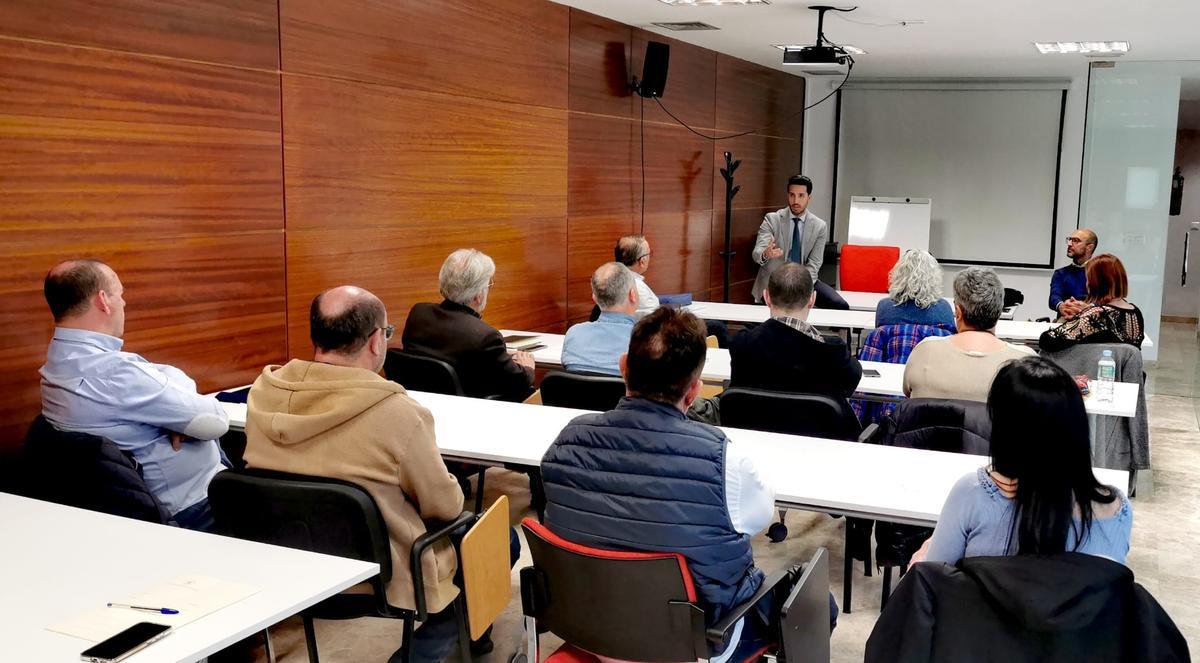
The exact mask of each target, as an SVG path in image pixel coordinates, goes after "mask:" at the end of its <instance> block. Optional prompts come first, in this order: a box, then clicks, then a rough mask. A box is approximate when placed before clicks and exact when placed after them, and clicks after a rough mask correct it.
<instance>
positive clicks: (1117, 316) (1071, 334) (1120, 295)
mask: <svg viewBox="0 0 1200 663" xmlns="http://www.w3.org/2000/svg"><path fill="white" fill-rule="evenodd" d="M1085 269H1086V275H1087V303H1088V306H1087V307H1086V308H1084V309H1083V311H1081V312H1080V313H1079V315H1078V316H1077V317H1076V318H1075V319H1073V320H1070V321H1068V322H1064V323H1063V324H1061V325H1059V326H1057V327H1055V328H1053V329H1048V330H1046V331H1045V332H1042V336H1041V338H1040V339H1038V345H1040V346H1041V347H1042V349H1043V350H1050V351H1055V350H1062V349H1064V348H1068V347H1070V346H1072V345H1075V344H1077V343H1128V344H1130V345H1132V346H1134V347H1136V348H1141V347H1142V341H1143V340H1145V338H1146V332H1145V322H1144V320H1143V319H1142V312H1141V310H1139V309H1138V307H1136V306H1134V305H1133V304H1131V303H1129V302H1127V301H1125V295H1127V294H1128V293H1129V277H1128V276H1126V275H1125V267H1124V266H1123V265H1122V264H1121V261H1120V260H1118V259H1117V257H1116V256H1114V255H1112V254H1111V253H1104V254H1101V255H1098V256H1096V257H1094V258H1092V259H1091V260H1089V261H1088V262H1087V266H1086V268H1085Z"/></svg>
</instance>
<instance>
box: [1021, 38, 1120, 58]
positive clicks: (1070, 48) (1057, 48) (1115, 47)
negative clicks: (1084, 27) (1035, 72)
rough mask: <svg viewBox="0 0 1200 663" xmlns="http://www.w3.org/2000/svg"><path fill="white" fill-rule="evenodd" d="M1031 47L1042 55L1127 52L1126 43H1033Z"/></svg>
mask: <svg viewBox="0 0 1200 663" xmlns="http://www.w3.org/2000/svg"><path fill="white" fill-rule="evenodd" d="M1033 45H1034V46H1036V47H1037V49H1038V52H1039V53H1042V54H1043V55H1045V54H1049V53H1083V54H1085V55H1086V54H1089V53H1111V54H1113V55H1120V54H1122V53H1128V52H1129V42H1127V41H1035V42H1033Z"/></svg>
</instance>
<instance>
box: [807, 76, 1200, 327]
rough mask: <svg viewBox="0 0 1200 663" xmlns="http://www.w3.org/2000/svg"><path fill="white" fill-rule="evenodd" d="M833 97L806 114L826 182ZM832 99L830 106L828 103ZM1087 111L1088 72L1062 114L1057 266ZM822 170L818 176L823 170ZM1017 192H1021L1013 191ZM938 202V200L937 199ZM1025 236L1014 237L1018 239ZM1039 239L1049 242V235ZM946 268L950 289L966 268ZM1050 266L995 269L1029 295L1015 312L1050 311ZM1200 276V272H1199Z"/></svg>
mask: <svg viewBox="0 0 1200 663" xmlns="http://www.w3.org/2000/svg"><path fill="white" fill-rule="evenodd" d="M840 82H841V81H840V79H839V80H836V81H826V80H824V79H823V78H815V79H809V81H808V85H807V86H806V89H807V95H808V96H809V101H808V103H812V101H815V100H816V99H820V98H821V96H823V95H825V94H828V92H829V90H831V89H832V88H833V87H836V86H837V84H838V83H840ZM832 102H833V99H830V101H828V102H826V103H825V104H822V105H821V106H818V107H816V108H814V109H811V110H809V111H806V112H805V116H804V155H803V159H804V162H803V163H804V171H805V172H806V173H809V174H810V175H811V176H812V177H813V178H814V181H815V180H816V178H817V177H820V179H821V180H822V181H831V180H832V178H833V164H834V145H833V136H834V135H835V133H836V127H835V117H834V110H835V106H834V105H833V103H832ZM826 104H828V107H827V106H826ZM1086 112H1087V73H1086V71H1084V72H1083V73H1081V74H1080V75H1078V76H1074V77H1072V78H1071V82H1070V86H1069V88H1068V89H1067V104H1066V111H1065V116H1064V118H1063V136H1062V160H1061V162H1060V164H1059V171H1058V172H1059V183H1058V186H1059V189H1058V233H1057V234H1058V237H1057V238H1056V241H1057V242H1058V243H1059V244H1058V246H1056V247H1055V266H1056V267H1060V266H1062V265H1065V264H1067V258H1066V255H1065V247H1066V244H1065V237H1066V236H1067V235H1068V234H1070V232H1071V231H1072V230H1074V229H1075V228H1076V227H1077V218H1078V215H1079V183H1080V172H1081V170H1080V166H1081V164H1082V159H1083V128H1084V120H1085V117H1086ZM818 173H819V175H818ZM1197 185H1198V186H1200V182H1197ZM818 194H820V195H818V196H817V197H815V198H814V199H813V202H812V209H813V211H814V212H815V213H816V214H817V215H818V216H821V217H822V218H825V219H829V218H830V216H829V211H830V209H831V208H832V206H833V200H832V196H831V195H830V191H829V188H828V186H826V185H819V186H818ZM1013 195H1020V192H1019V191H1014V192H1013ZM935 204H936V201H935ZM846 236H847V228H846V220H845V219H836V220H835V228H834V233H833V239H834V240H836V241H838V242H841V243H845V241H846ZM1021 240H1022V238H1020V237H1014V238H1013V241H1021ZM1038 241H1043V242H1044V241H1045V239H1044V235H1043V236H1042V238H1040V239H1039V240H1038ZM943 267H944V269H945V273H946V293H947V295H949V293H950V292H952V289H951V284H952V283H953V281H954V276H955V275H957V274H958V272H959V271H961V270H962V266H956V265H943ZM1051 271H1052V270H1048V269H1017V268H1000V269H997V270H996V273H997V274H998V275H999V276H1000V280H1001V281H1002V282H1004V285H1005V286H1006V287H1009V288H1015V289H1017V290H1020V291H1021V292H1022V293H1024V295H1025V304H1024V305H1023V306H1021V307H1020V308H1018V309H1017V311H1016V313H1015V317H1016V319H1018V320H1024V319H1033V318H1040V317H1045V316H1049V315H1050V313H1051V311H1050V308H1049V307H1048V306H1047V304H1046V301H1047V300H1048V299H1049V297H1050V275H1051ZM1197 278H1198V279H1200V276H1197Z"/></svg>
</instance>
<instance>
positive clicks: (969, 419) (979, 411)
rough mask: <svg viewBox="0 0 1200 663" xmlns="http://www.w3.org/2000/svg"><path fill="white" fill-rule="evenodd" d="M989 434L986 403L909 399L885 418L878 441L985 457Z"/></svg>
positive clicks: (910, 447) (990, 428)
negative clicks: (882, 430)
mask: <svg viewBox="0 0 1200 663" xmlns="http://www.w3.org/2000/svg"><path fill="white" fill-rule="evenodd" d="M991 434H992V421H991V419H990V418H989V417H988V412H987V403H980V402H978V401H966V400H956V399H947V398H909V399H907V400H905V401H903V402H902V403H900V404H899V405H897V406H896V409H895V410H893V411H892V413H891V414H890V415H888V418H887V420H886V423H885V424H884V434H883V435H882V436H881V439H882V444H884V445H885V446H892V447H905V448H909V449H931V450H933V451H949V452H952V453H965V454H976V455H979V456H986V455H988V453H989V443H988V440H989V439H990V438H991Z"/></svg>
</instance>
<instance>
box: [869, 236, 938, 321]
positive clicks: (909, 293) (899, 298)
mask: <svg viewBox="0 0 1200 663" xmlns="http://www.w3.org/2000/svg"><path fill="white" fill-rule="evenodd" d="M885 325H942V326H944V327H946V328H947V329H950V330H953V329H954V309H953V307H951V306H950V302H948V301H946V300H945V299H944V298H942V268H941V266H939V265H938V262H937V260H936V259H935V258H934V257H933V256H931V255H929V252H928V251H921V250H920V249H909V250H907V251H905V252H904V253H903V254H902V255H901V256H900V259H899V260H897V261H896V264H895V265H894V266H893V267H892V271H891V272H889V273H888V296H887V297H886V298H884V299H881V300H879V304H877V305H876V306H875V326H876V327H883V326H885Z"/></svg>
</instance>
